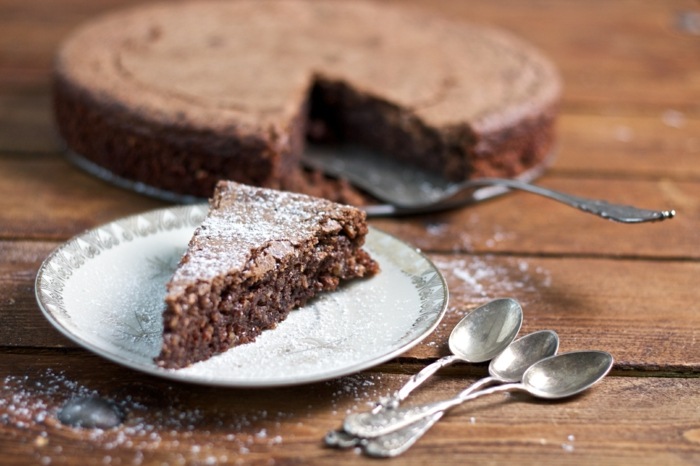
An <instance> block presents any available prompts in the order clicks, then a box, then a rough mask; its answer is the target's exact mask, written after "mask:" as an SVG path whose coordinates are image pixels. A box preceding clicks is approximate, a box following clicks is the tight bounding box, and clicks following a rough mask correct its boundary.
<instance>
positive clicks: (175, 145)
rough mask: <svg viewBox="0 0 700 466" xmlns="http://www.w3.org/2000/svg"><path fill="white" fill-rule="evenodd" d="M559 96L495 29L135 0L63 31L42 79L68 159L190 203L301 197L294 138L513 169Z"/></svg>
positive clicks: (314, 7)
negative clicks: (228, 185) (268, 193)
mask: <svg viewBox="0 0 700 466" xmlns="http://www.w3.org/2000/svg"><path fill="white" fill-rule="evenodd" d="M559 94H560V82H559V77H558V74H557V72H556V70H555V69H554V67H553V66H552V64H551V63H550V62H549V60H547V59H546V58H545V57H543V56H542V55H541V54H540V53H539V52H538V51H537V50H535V49H533V48H532V47H530V46H529V45H527V44H525V43H523V42H522V41H520V40H518V39H516V38H514V37H512V36H510V35H509V34H506V33H504V32H502V31H499V30H495V29H490V28H485V27H481V26H476V25H470V24H464V23H457V22H452V21H449V20H447V19H443V18H435V17H431V16H430V15H426V14H425V13H424V12H420V11H413V10H412V9H410V8H394V7H390V6H385V5H379V4H376V3H369V2H362V1H359V2H328V1H309V0H291V1H276V0H271V1H262V2H259V1H252V0H239V1H236V2H223V1H216V0H214V1H201V2H189V3H188V2H184V3H176V4H172V3H168V4H160V5H159V4H156V5H149V6H140V7H137V8H134V9H130V10H126V11H122V12H117V13H113V14H111V15H107V16H105V17H103V18H101V19H97V20H95V21H93V22H92V23H89V24H87V25H86V26H84V27H83V28H82V29H80V30H78V31H77V32H76V33H75V34H74V35H73V36H72V37H71V38H69V39H68V41H67V42H66V43H65V44H64V45H63V47H62V48H61V50H60V52H59V54H58V56H57V60H56V67H55V73H54V99H55V111H56V117H57V122H58V126H59V130H60V133H61V135H62V137H63V138H64V139H65V141H66V143H67V145H68V146H69V148H71V150H73V151H74V152H76V153H77V154H79V155H81V156H83V157H86V158H88V159H89V160H91V161H93V162H94V163H96V164H98V165H100V166H103V167H105V168H107V169H108V170H110V171H111V172H113V173H114V174H116V175H118V176H120V177H123V178H126V179H132V180H135V181H138V182H142V183H145V184H147V185H150V186H155V187H158V188H161V189H165V190H168V191H171V192H175V193H181V194H192V195H195V196H207V195H208V193H210V192H211V191H212V189H213V187H214V185H215V184H216V182H217V181H218V180H219V179H234V180H236V181H239V182H243V183H246V184H253V185H259V186H267V187H273V188H283V189H291V190H297V191H298V190H304V189H305V188H308V187H309V186H308V185H309V184H310V182H309V179H308V178H306V177H305V176H304V175H303V173H302V171H301V169H300V168H299V155H300V153H301V151H302V150H303V146H304V143H305V137H306V133H307V130H308V129H314V130H315V131H312V132H313V133H314V134H315V135H316V137H320V138H321V139H328V138H330V137H335V138H337V139H340V140H342V141H349V142H353V143H360V144H365V145H367V146H369V147H370V148H372V149H376V150H378V151H381V152H384V153H386V154H390V155H393V156H394V157H398V158H403V159H404V160H406V161H410V162H412V163H416V164H418V165H419V166H422V167H425V168H426V169H430V170H433V171H437V172H441V173H443V174H445V175H446V176H448V177H449V178H451V179H464V178H468V177H473V176H494V175H497V176H513V175H516V174H518V173H520V172H522V171H524V170H526V169H528V168H532V167H534V166H536V165H538V164H541V163H543V160H544V158H545V156H546V155H548V153H549V152H550V150H551V146H552V141H553V125H554V119H555V114H556V106H557V102H558V99H559ZM319 122H320V124H317V123H319ZM319 127H320V128H322V130H321V131H318V128H319Z"/></svg>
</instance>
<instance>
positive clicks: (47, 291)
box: [34, 203, 449, 388]
mask: <svg viewBox="0 0 700 466" xmlns="http://www.w3.org/2000/svg"><path fill="white" fill-rule="evenodd" d="M207 208H208V207H207V204H202V203H199V204H189V205H179V206H172V207H166V208H160V209H154V210H150V211H147V212H143V213H137V214H133V215H129V216H126V217H122V218H119V219H116V220H114V221H112V222H107V223H105V224H102V225H99V226H97V227H95V228H92V229H89V230H86V231H84V232H82V233H79V234H77V235H75V236H74V237H72V238H71V239H69V240H68V241H66V242H65V243H63V244H61V245H60V246H58V247H57V248H55V249H54V250H53V251H52V252H51V253H50V254H49V255H48V256H47V257H46V259H45V260H44V261H43V262H42V264H41V266H40V267H39V269H38V271H37V275H36V279H35V287H34V289H35V297H36V300H37V304H38V306H39V308H40V309H41V311H42V313H43V315H44V317H45V318H46V319H47V320H48V321H49V323H51V324H52V326H53V327H54V328H56V329H57V330H58V331H59V332H60V333H62V334H63V335H64V336H66V337H67V338H68V339H70V340H71V341H73V342H74V343H76V344H78V345H79V346H81V347H82V348H84V349H87V350H89V351H91V352H92V353H94V354H97V355H98V356H101V357H103V358H105V359H107V360H110V361H112V362H114V363H117V364H119V365H121V366H124V367H128V368H130V369H134V370H137V371H139V372H142V373H147V374H149V375H154V376H158V377H161V378H165V379H169V380H173V381H179V382H189V383H197V384H203V385H210V386H221V387H237V388H256V387H279V386H292V385H301V384H307V383H312V382H319V381H324V380H330V379H334V378H338V377H341V376H345V375H350V374H353V373H356V372H359V371H361V370H364V369H367V368H370V367H373V366H376V365H378V364H381V363H383V362H386V361H388V360H390V359H392V358H394V357H396V356H397V355H399V354H401V353H404V352H405V351H407V350H409V349H410V348H412V347H414V346H415V345H417V344H418V343H420V342H421V341H422V340H423V339H425V338H426V337H427V336H428V335H430V334H431V333H432V332H433V331H434V330H435V328H436V327H437V326H438V324H439V323H440V321H441V320H442V318H443V317H444V315H445V313H446V311H447V305H448V301H449V291H448V287H447V283H446V282H445V279H444V277H443V276H442V274H441V273H440V271H439V270H438V268H437V267H436V266H435V265H434V264H433V263H432V261H431V260H430V259H429V258H428V257H427V256H425V254H423V253H422V252H421V251H420V250H418V249H417V248H414V247H412V246H410V245H408V244H407V243H405V242H404V241H402V240H400V239H398V238H396V237H394V236H393V235H390V234H388V233H385V232H383V231H381V230H378V229H376V228H375V227H372V226H370V233H369V235H368V239H369V238H370V237H374V238H382V237H383V238H386V239H387V240H388V241H391V242H394V243H396V244H398V245H399V246H400V247H401V248H402V250H405V251H406V252H409V251H410V254H414V255H415V256H416V258H417V259H419V260H420V261H421V262H422V264H423V266H424V267H425V270H426V271H430V272H431V273H432V277H431V279H430V280H431V282H430V283H427V284H424V285H425V287H426V288H427V287H428V286H431V287H432V288H431V290H430V291H428V296H421V297H420V304H419V309H420V312H419V314H418V316H417V318H416V319H415V321H414V322H413V323H412V324H411V329H410V330H407V332H406V334H405V335H404V336H403V337H401V338H398V339H397V341H396V344H395V346H394V347H392V348H391V349H390V350H387V351H386V352H384V353H383V354H381V355H380V356H376V357H373V358H370V359H366V360H360V361H357V362H355V363H353V364H347V365H344V366H341V367H337V368H334V369H331V370H329V371H326V372H323V373H320V374H312V375H310V376H308V377H296V378H293V379H289V380H287V379H279V380H278V379H274V380H259V379H254V378H253V379H240V380H238V381H232V380H230V379H228V380H216V379H212V378H210V377H203V376H196V375H192V374H182V373H180V372H178V371H173V370H168V369H163V368H160V367H158V366H157V365H155V363H154V364H153V365H152V366H150V365H145V364H143V363H140V362H138V361H135V360H133V359H129V358H127V357H124V356H123V355H120V354H119V353H118V352H115V351H110V350H107V349H105V348H101V347H99V346H97V345H96V344H94V343H92V342H90V341H88V340H87V339H86V338H84V337H83V336H81V334H80V333H76V332H75V331H74V330H73V329H71V328H69V326H68V325H66V321H65V319H70V311H69V310H68V309H66V306H65V303H64V302H63V291H64V290H63V288H64V287H65V285H66V283H68V281H69V280H70V277H71V275H72V274H73V273H74V272H75V271H76V270H77V269H79V268H80V267H82V266H83V265H84V264H85V263H86V261H89V260H91V259H92V258H94V257H95V256H96V255H99V254H100V253H101V251H103V250H108V249H111V248H113V247H117V246H118V245H119V244H120V242H121V241H132V240H134V239H136V238H138V237H144V236H150V235H154V234H158V233H159V232H167V231H172V230H175V229H178V228H185V227H187V228H189V227H191V228H192V229H193V230H194V228H196V227H197V226H198V225H199V224H200V223H201V221H202V220H203V218H204V216H205V215H206V212H207ZM169 214H170V215H169ZM107 227H110V231H111V232H113V233H115V232H116V233H115V235H118V234H119V233H121V237H120V238H117V237H115V235H113V236H111V237H110V235H109V234H108V233H105V231H106V230H105V229H106V228H107ZM392 262H393V260H392ZM399 267H400V266H399ZM401 270H403V268H402V269H401ZM405 273H407V274H408V272H405ZM409 275H410V277H411V283H412V285H413V286H416V287H418V286H419V284H416V280H420V279H421V276H416V275H412V274H409ZM423 275H425V274H423ZM416 289H417V290H418V288H416ZM419 292H420V291H419ZM429 299H432V301H431V302H435V303H437V304H434V305H433V306H434V307H433V308H432V309H429V311H430V312H426V310H425V309H424V308H425V306H426V304H425V303H426V302H427V300H429ZM417 326H420V328H418V329H417V330H415V329H416V327H417ZM251 344H253V345H254V344H255V343H251Z"/></svg>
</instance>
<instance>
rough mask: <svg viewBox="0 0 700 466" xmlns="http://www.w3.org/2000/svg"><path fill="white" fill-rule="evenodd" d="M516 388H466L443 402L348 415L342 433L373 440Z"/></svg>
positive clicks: (499, 386)
mask: <svg viewBox="0 0 700 466" xmlns="http://www.w3.org/2000/svg"><path fill="white" fill-rule="evenodd" d="M519 389H524V386H523V385H522V384H521V383H510V384H504V385H497V386H495V387H491V388H487V389H485V390H481V391H477V392H474V391H473V389H472V388H471V387H469V388H467V389H466V390H464V391H463V392H462V393H460V394H459V395H457V396H456V397H454V398H451V399H448V400H444V401H437V402H434V403H428V404H424V405H420V406H412V407H409V408H399V409H384V410H381V411H379V412H377V413H372V412H366V413H356V414H350V415H349V416H348V417H346V418H345V422H344V423H343V429H344V430H345V432H347V433H349V434H351V435H355V436H357V437H362V438H368V439H369V438H375V437H379V436H381V435H386V434H389V433H391V432H394V431H397V430H399V429H402V428H404V427H406V426H409V425H411V424H413V423H414V422H418V421H420V420H421V419H424V418H426V417H429V416H432V415H433V414H435V413H437V412H439V411H447V410H448V409H450V408H453V407H455V406H457V405H459V404H462V403H464V402H465V401H469V400H473V399H475V398H478V397H480V396H484V395H490V394H492V393H497V392H504V391H511V390H519Z"/></svg>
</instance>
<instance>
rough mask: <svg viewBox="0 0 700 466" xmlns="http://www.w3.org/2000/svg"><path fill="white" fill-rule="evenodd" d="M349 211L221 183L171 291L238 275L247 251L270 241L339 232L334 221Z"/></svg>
mask: <svg viewBox="0 0 700 466" xmlns="http://www.w3.org/2000/svg"><path fill="white" fill-rule="evenodd" d="M349 209H351V208H350V207H346V206H341V205H338V204H334V203H331V202H329V201H325V200H321V199H316V198H312V197H309V196H305V195H303V194H296V193H290V192H285V191H275V190H270V189H263V188H255V187H251V186H244V185H239V184H237V183H232V182H229V183H223V182H222V183H220V184H219V186H218V188H217V192H216V193H215V194H214V197H213V200H212V209H211V210H210V212H209V215H208V216H207V218H206V219H205V220H204V222H203V223H202V225H201V226H200V227H199V228H198V229H197V231H196V232H195V234H194V238H193V239H192V241H191V243H190V256H189V258H188V261H187V262H185V263H183V264H182V265H181V267H180V268H179V269H178V270H177V271H176V272H175V276H174V277H173V284H174V285H175V287H176V288H175V290H174V292H175V291H177V290H178V289H180V287H184V286H186V285H187V284H188V283H190V282H191V281H192V280H208V279H211V278H214V277H216V276H217V275H222V274H226V273H227V272H230V271H237V270H243V269H244V268H245V266H246V264H247V263H248V261H249V259H250V251H251V249H259V248H261V247H263V246H265V245H267V244H270V243H275V242H280V243H285V244H289V245H295V244H299V243H300V242H302V241H303V240H305V239H307V238H308V237H310V236H312V235H313V234H314V233H315V232H316V231H318V230H320V229H329V230H332V231H336V232H337V231H340V229H341V225H340V224H339V223H338V222H336V221H335V220H333V218H334V217H341V216H343V215H347V211H348V210H349ZM232 244H235V245H236V247H231V245H232Z"/></svg>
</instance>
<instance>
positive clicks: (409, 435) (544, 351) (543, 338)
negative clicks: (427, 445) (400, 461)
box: [362, 330, 559, 458]
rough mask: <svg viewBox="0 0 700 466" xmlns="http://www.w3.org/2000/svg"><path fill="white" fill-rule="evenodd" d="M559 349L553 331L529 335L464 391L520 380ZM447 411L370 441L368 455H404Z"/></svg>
mask: <svg viewBox="0 0 700 466" xmlns="http://www.w3.org/2000/svg"><path fill="white" fill-rule="evenodd" d="M558 349H559V337H558V336H557V334H556V333H555V332H554V331H552V330H541V331H539V332H534V333H530V334H528V335H525V336H524V337H522V338H519V339H518V340H515V341H514V342H513V343H511V344H510V345H509V346H508V348H506V349H505V350H504V351H503V352H502V353H501V354H499V355H498V356H496V357H495V358H494V359H492V360H491V363H490V364H489V376H488V377H484V378H483V379H481V380H479V381H477V382H475V383H474V384H472V385H471V386H470V387H469V388H468V389H466V390H464V391H463V392H462V393H465V392H466V393H467V394H469V393H474V392H476V391H477V390H479V389H481V388H483V387H485V386H487V385H490V384H493V383H509V382H511V383H512V382H519V381H520V380H522V377H523V374H524V373H525V371H526V370H527V369H528V368H529V367H530V366H532V365H533V364H535V363H536V362H538V361H540V360H542V359H544V358H547V357H550V356H553V355H555V354H556V353H557V350H558ZM444 413H445V411H438V412H436V413H435V414H432V415H431V416H428V417H426V418H424V419H421V420H420V421H418V422H416V423H414V424H411V425H409V426H407V427H404V428H402V429H399V430H397V431H395V432H391V433H389V434H385V435H382V436H380V437H376V438H372V439H368V440H366V441H365V442H363V443H362V446H363V449H364V452H365V454H367V455H370V456H376V457H382V458H384V457H391V456H398V455H400V454H401V453H403V452H405V451H406V450H408V449H409V448H411V446H412V445H413V444H414V443H416V442H417V441H418V439H420V438H421V437H422V436H423V434H425V433H426V432H427V431H428V430H430V428H431V427H432V426H433V425H434V424H435V423H436V422H437V421H439V420H440V418H441V417H442V415H443V414H444Z"/></svg>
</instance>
